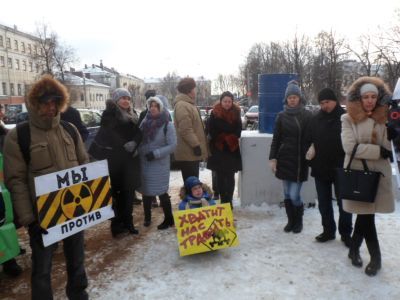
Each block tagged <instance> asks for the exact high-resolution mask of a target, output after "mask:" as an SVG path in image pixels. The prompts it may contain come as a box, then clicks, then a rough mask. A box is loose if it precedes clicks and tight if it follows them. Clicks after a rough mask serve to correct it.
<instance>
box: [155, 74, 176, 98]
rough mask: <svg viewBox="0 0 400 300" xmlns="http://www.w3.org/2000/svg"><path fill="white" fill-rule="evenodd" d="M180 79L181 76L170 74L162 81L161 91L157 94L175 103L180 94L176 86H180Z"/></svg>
mask: <svg viewBox="0 0 400 300" xmlns="http://www.w3.org/2000/svg"><path fill="white" fill-rule="evenodd" d="M179 79H180V78H179V76H178V75H177V74H176V73H175V72H168V74H167V75H165V76H164V78H162V79H161V90H160V91H157V92H159V93H160V94H162V95H164V96H165V97H167V98H168V99H169V101H173V99H174V98H175V96H176V95H177V93H178V92H177V90H176V86H177V85H178V82H179Z"/></svg>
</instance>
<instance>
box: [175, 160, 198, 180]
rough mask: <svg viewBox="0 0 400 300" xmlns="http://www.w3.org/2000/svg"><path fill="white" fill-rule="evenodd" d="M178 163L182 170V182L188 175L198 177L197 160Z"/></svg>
mask: <svg viewBox="0 0 400 300" xmlns="http://www.w3.org/2000/svg"><path fill="white" fill-rule="evenodd" d="M178 165H179V168H180V169H181V172H182V179H183V184H185V181H186V179H187V178H188V177H190V176H196V177H197V178H199V165H200V162H199V161H180V162H179V164H178Z"/></svg>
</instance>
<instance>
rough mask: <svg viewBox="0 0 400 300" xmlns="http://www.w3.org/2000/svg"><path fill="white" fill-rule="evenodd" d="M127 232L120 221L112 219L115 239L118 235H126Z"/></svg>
mask: <svg viewBox="0 0 400 300" xmlns="http://www.w3.org/2000/svg"><path fill="white" fill-rule="evenodd" d="M127 231H128V230H127V228H125V227H124V224H123V223H122V222H121V221H120V220H119V219H117V218H112V219H111V234H112V236H113V237H116V236H117V235H119V234H121V233H125V232H127Z"/></svg>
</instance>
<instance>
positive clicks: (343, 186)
mask: <svg viewBox="0 0 400 300" xmlns="http://www.w3.org/2000/svg"><path fill="white" fill-rule="evenodd" d="M357 147H358V144H356V145H355V146H354V148H353V152H352V153H351V157H350V161H349V163H348V165H347V167H346V168H337V169H336V176H337V182H338V187H339V197H340V198H341V199H346V200H353V201H361V202H369V203H373V202H374V201H375V197H376V192H377V190H378V184H379V179H380V177H381V175H383V174H382V173H381V172H374V171H370V170H369V169H368V166H367V162H366V161H365V159H362V160H361V162H362V164H363V167H364V170H352V169H350V165H351V163H352V161H353V159H354V155H355V153H356V151H357Z"/></svg>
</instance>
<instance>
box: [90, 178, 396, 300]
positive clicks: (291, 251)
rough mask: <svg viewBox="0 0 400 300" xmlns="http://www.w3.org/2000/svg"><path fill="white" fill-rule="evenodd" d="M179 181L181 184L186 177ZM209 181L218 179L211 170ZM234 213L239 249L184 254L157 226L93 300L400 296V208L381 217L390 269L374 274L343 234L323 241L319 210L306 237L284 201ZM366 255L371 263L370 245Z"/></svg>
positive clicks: (310, 216)
mask: <svg viewBox="0 0 400 300" xmlns="http://www.w3.org/2000/svg"><path fill="white" fill-rule="evenodd" d="M171 179H172V182H175V183H176V184H177V185H179V183H180V174H179V173H178V172H174V175H173V177H172V178H171ZM201 179H202V180H203V181H205V182H208V183H210V176H209V174H208V172H207V171H204V172H202V173H201ZM335 204H336V203H335ZM336 213H337V210H336ZM234 216H235V219H236V220H237V221H236V225H237V233H238V236H239V241H240V245H239V246H238V247H236V248H230V249H224V250H220V251H217V252H209V253H204V254H198V255H193V256H187V257H179V253H178V248H177V240H176V235H175V230H174V229H170V230H166V231H157V230H156V229H155V228H153V229H152V230H151V231H150V232H149V233H148V234H147V236H146V238H145V239H144V240H143V241H141V242H140V243H137V244H135V245H134V246H133V247H131V248H130V249H128V251H127V252H126V253H125V259H123V261H122V263H121V264H120V265H118V266H115V267H114V268H113V269H109V270H105V271H104V272H102V273H101V274H99V276H98V277H97V279H96V281H91V282H90V288H89V293H90V296H91V298H93V299H400V271H399V269H400V254H399V252H400V251H399V249H400V239H399V237H400V233H399V232H400V220H399V210H398V209H397V210H396V213H394V214H389V215H377V219H376V223H377V230H378V235H379V238H380V243H381V250H382V259H383V266H382V270H381V271H380V272H379V273H378V275H377V276H376V277H373V278H371V277H368V276H367V275H365V274H364V268H356V267H353V266H352V265H351V263H350V260H349V259H348V258H347V254H348V249H347V248H346V247H345V246H344V244H343V243H342V242H341V241H340V236H337V238H336V240H334V241H330V242H327V243H324V244H320V243H317V242H316V241H315V239H314V237H315V236H316V235H318V234H319V233H320V232H321V225H320V215H319V212H318V209H317V208H310V209H307V210H306V211H305V215H304V230H303V232H302V233H300V234H293V233H289V234H288V233H284V232H283V230H282V228H283V226H284V225H285V224H284V222H285V212H284V209H281V208H279V207H277V206H267V205H266V206H263V207H248V208H239V207H236V208H235V209H234ZM336 216H337V214H336ZM154 227H155V226H154ZM361 255H362V257H363V259H364V266H365V265H366V264H367V263H368V261H369V255H368V252H367V249H366V246H365V244H363V246H362V248H361Z"/></svg>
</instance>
